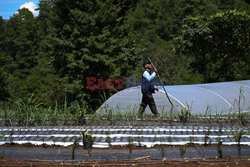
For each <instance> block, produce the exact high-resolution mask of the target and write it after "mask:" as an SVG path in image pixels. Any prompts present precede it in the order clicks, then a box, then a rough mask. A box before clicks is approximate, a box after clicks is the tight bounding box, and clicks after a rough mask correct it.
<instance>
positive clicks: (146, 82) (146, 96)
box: [139, 61, 159, 117]
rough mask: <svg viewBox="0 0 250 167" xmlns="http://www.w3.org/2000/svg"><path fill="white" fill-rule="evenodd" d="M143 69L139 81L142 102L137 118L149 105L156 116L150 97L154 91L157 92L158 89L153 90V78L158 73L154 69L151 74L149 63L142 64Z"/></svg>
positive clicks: (152, 100) (151, 97)
mask: <svg viewBox="0 0 250 167" xmlns="http://www.w3.org/2000/svg"><path fill="white" fill-rule="evenodd" d="M143 67H144V68H145V70H144V72H143V74H142V80H141V92H142V101H141V104H140V108H139V116H141V117H142V115H143V112H144V111H145V108H146V107H147V105H149V108H150V110H151V112H152V113H153V114H154V115H155V116H158V112H157V109H156V105H155V101H154V98H153V95H152V94H153V93H155V90H157V91H159V89H158V88H156V89H155V88H154V77H155V75H156V73H157V72H158V71H157V69H154V72H153V73H152V72H151V68H152V65H151V63H150V62H149V61H147V62H144V63H143Z"/></svg>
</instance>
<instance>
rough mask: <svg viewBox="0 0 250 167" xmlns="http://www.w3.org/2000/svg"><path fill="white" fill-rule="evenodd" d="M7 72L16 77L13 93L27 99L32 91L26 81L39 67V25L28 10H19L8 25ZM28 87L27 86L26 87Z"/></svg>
mask: <svg viewBox="0 0 250 167" xmlns="http://www.w3.org/2000/svg"><path fill="white" fill-rule="evenodd" d="M5 42H6V55H5V57H6V66H5V68H6V70H7V71H8V72H9V73H10V74H12V75H13V76H14V81H13V86H12V92H13V94H15V95H16V96H18V97H27V96H30V94H32V90H29V89H26V88H24V87H23V86H25V85H26V83H25V79H26V78H27V76H28V75H30V70H31V69H32V68H33V67H35V66H36V65H37V61H38V54H37V42H38V41H37V24H36V20H35V18H34V16H33V14H32V12H30V11H29V10H28V9H26V8H23V9H20V10H18V13H16V14H14V15H13V16H12V17H11V18H10V19H9V20H8V22H7V23H6V40H5ZM25 87H26V86H25Z"/></svg>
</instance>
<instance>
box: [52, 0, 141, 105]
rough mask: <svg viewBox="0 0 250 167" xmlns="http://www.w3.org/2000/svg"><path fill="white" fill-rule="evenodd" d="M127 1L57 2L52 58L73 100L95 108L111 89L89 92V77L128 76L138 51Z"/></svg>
mask: <svg viewBox="0 0 250 167" xmlns="http://www.w3.org/2000/svg"><path fill="white" fill-rule="evenodd" d="M133 2H134V1H133V0H127V1H122V0H119V1H112V0H107V1H102V0H94V1H92V0H86V1H80V0H76V1H68V0H66V1H65V0H56V1H55V2H54V3H53V13H52V17H51V23H52V25H53V33H52V35H53V36H51V37H50V42H49V44H48V45H49V46H50V53H49V54H50V56H51V58H52V59H53V63H54V67H55V69H56V71H58V72H59V77H60V78H62V83H63V85H64V87H65V91H66V93H67V99H68V100H69V101H71V102H72V101H74V100H77V101H79V102H82V103H84V102H88V103H89V104H90V105H91V106H92V108H96V107H97V105H99V104H100V102H99V101H98V100H100V99H101V96H100V95H102V94H103V93H102V92H103V91H104V92H106V93H109V92H110V91H108V90H88V89H86V86H87V83H86V82H87V81H86V77H97V78H99V79H101V78H102V79H108V78H116V77H119V78H121V77H124V76H128V75H129V73H130V72H132V69H133V66H134V65H135V63H136V62H137V61H136V50H135V47H134V44H133V42H132V41H130V40H129V38H128V37H127V27H126V25H124V19H125V16H126V13H127V12H126V11H127V10H128V9H129V8H130V5H131V4H133Z"/></svg>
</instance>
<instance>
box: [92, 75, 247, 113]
mask: <svg viewBox="0 0 250 167" xmlns="http://www.w3.org/2000/svg"><path fill="white" fill-rule="evenodd" d="M164 87H165V89H166V90H167V92H168V95H169V96H170V99H171V101H172V102H173V104H174V108H172V110H171V104H170V103H169V101H168V99H167V97H166V95H165V93H164V90H163V88H162V87H161V86H158V88H159V89H160V91H159V92H156V93H155V94H153V96H154V99H155V103H156V107H157V110H158V112H159V113H169V112H171V111H172V112H179V111H180V110H181V109H183V108H188V109H189V110H190V111H191V112H192V113H193V114H196V113H197V114H199V113H201V114H204V113H211V114H216V113H230V112H238V111H239V101H240V110H241V111H243V112H250V80H244V81H233V82H219V83H209V84H194V85H175V86H164ZM141 99H142V93H141V87H140V86H137V87H131V88H127V89H124V90H122V91H119V92H118V93H116V94H114V95H113V96H111V97H110V98H109V99H108V100H107V101H106V102H104V103H103V105H102V106H101V107H100V108H99V109H98V110H97V112H98V113H105V112H108V111H113V112H118V111H119V112H121V113H125V112H127V111H132V110H134V111H138V108H139V105H140V103H141ZM145 113H151V111H150V109H149V107H147V108H146V111H145Z"/></svg>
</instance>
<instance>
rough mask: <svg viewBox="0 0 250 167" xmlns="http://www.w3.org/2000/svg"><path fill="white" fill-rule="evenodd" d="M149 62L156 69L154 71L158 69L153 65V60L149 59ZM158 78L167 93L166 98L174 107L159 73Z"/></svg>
mask: <svg viewBox="0 0 250 167" xmlns="http://www.w3.org/2000/svg"><path fill="white" fill-rule="evenodd" d="M148 60H149V61H150V63H151V64H152V66H153V67H154V69H157V68H156V67H155V66H154V64H153V62H152V61H151V59H150V58H149V57H148ZM157 76H158V78H159V80H160V82H161V86H162V88H163V90H164V92H165V94H166V96H167V98H168V101H169V102H170V104H171V105H172V106H173V107H174V104H173V103H172V101H171V100H170V98H169V96H168V93H167V91H166V89H165V87H164V85H163V82H162V80H161V77H160V75H159V72H157Z"/></svg>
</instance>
